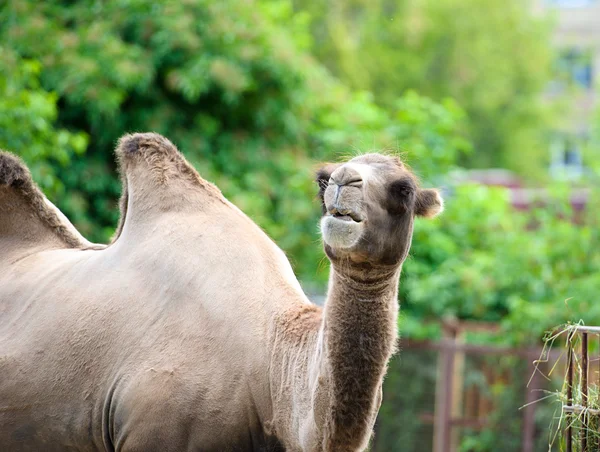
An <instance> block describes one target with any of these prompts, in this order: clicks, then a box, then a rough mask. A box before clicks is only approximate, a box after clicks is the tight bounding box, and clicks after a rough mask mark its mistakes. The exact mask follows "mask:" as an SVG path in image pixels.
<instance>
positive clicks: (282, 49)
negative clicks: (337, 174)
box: [0, 0, 468, 284]
mask: <svg viewBox="0 0 600 452" xmlns="http://www.w3.org/2000/svg"><path fill="white" fill-rule="evenodd" d="M0 23H2V24H3V26H2V27H1V28H0V37H1V38H2V39H3V42H8V43H10V46H11V48H12V49H14V50H15V52H16V53H17V54H18V55H19V56H20V57H21V58H27V59H33V60H36V61H39V62H40V63H41V68H42V70H41V73H40V77H41V81H42V86H43V87H44V88H45V89H47V90H49V91H52V92H55V93H56V95H55V96H56V99H58V102H59V104H60V105H61V109H60V111H59V115H58V123H59V124H60V126H61V127H65V128H68V129H73V130H81V131H85V132H86V133H87V134H89V136H90V145H89V148H88V151H87V153H86V154H85V155H82V156H79V157H78V158H76V159H73V161H71V163H70V166H69V168H68V169H67V168H62V167H60V165H54V164H53V163H49V164H50V165H51V166H52V168H53V170H54V171H55V172H56V173H57V175H58V176H59V179H60V180H61V181H62V182H63V183H64V184H65V186H66V192H67V193H68V194H69V196H61V197H59V198H58V199H54V200H55V201H56V202H57V204H58V205H59V207H60V208H61V209H62V210H63V211H65V213H66V214H67V215H68V216H69V217H70V218H71V219H72V220H73V221H74V223H75V224H76V226H77V227H78V228H79V229H80V230H81V231H82V233H83V234H84V235H87V236H88V237H89V238H91V239H92V240H96V241H105V240H107V239H108V238H109V237H110V235H111V233H112V231H113V229H114V225H115V224H116V220H117V216H118V212H117V209H116V199H117V197H118V195H119V190H120V188H119V183H118V181H117V178H116V175H115V174H114V162H113V155H112V153H113V146H114V144H115V142H116V140H117V139H118V137H119V136H120V135H122V134H123V133H126V132H131V131H146V130H153V131H156V132H159V133H163V134H165V135H166V136H168V137H169V138H170V139H171V140H172V141H173V142H174V143H175V144H177V145H178V146H179V147H180V149H182V150H183V151H184V152H185V153H186V156H187V158H188V159H189V160H190V161H191V162H192V163H193V164H194V165H195V166H196V167H197V168H198V169H199V171H200V173H201V174H202V175H203V176H204V177H205V178H207V179H209V180H211V181H213V182H215V183H216V184H217V185H218V186H219V187H220V188H221V189H222V190H223V192H224V194H225V195H226V196H227V197H229V198H230V199H231V200H232V201H233V202H234V203H235V204H237V205H238V206H239V207H240V208H241V209H242V210H244V211H245V212H247V213H248V214H249V215H250V216H251V217H252V218H253V219H254V220H255V221H257V222H258V224H259V225H260V226H262V227H263V228H264V229H265V230H266V231H267V232H268V233H269V234H270V235H271V236H272V237H273V238H274V239H275V241H276V242H277V243H279V244H280V245H281V246H282V248H283V249H284V250H285V251H286V252H287V253H288V255H289V256H290V259H291V260H292V263H293V264H294V265H295V267H296V270H297V273H298V274H299V276H300V277H301V278H302V279H303V280H304V281H320V282H321V284H322V283H323V282H324V280H325V278H326V272H325V271H323V270H324V268H323V267H322V266H321V267H320V269H319V271H317V272H315V270H314V268H315V267H316V264H317V263H318V262H319V260H320V259H321V257H322V252H321V249H320V246H319V239H318V236H317V227H316V224H317V216H318V212H319V208H318V206H317V205H316V202H313V201H312V200H313V199H314V198H315V192H316V190H315V187H314V186H313V183H312V179H313V171H314V169H315V168H314V164H315V161H318V160H319V161H320V160H324V159H334V158H336V156H337V155H338V154H339V153H340V152H345V151H347V150H348V149H351V148H355V149H356V148H360V149H362V150H365V148H366V147H374V148H381V147H391V148H397V147H399V148H401V149H406V150H408V151H409V152H408V157H409V158H410V159H411V160H412V157H415V161H416V162H417V164H418V162H424V163H425V162H426V165H423V166H422V167H419V166H417V170H421V171H422V173H423V174H425V175H430V174H431V173H433V172H444V171H446V170H447V169H448V168H449V167H451V166H452V165H453V163H454V161H455V160H456V156H457V155H458V154H460V153H462V152H464V151H465V150H466V149H468V143H467V142H466V141H465V139H464V138H463V133H462V131H463V129H464V123H463V121H464V114H463V113H462V111H461V110H460V108H459V107H458V106H457V105H456V103H454V102H452V101H450V100H446V101H444V102H443V104H437V103H435V102H433V101H431V100H430V99H427V98H425V97H421V96H418V95H417V94H415V93H409V94H407V95H406V96H404V97H402V98H400V99H396V101H395V103H394V105H393V107H392V108H391V109H390V110H389V111H387V110H384V109H382V108H381V107H379V106H377V105H376V104H375V103H374V102H373V100H372V98H371V96H370V95H369V94H368V93H365V92H351V91H349V90H348V89H347V88H346V87H345V86H344V85H342V84H341V83H340V82H339V81H337V80H336V79H334V78H332V77H331V75H329V74H328V72H327V71H326V70H325V69H324V68H323V67H322V66H321V65H320V64H318V63H317V62H315V61H314V60H313V59H312V58H311V57H310V56H309V55H307V54H306V53H304V52H302V51H301V49H303V48H308V47H310V45H311V35H310V33H309V29H308V28H307V23H308V22H307V16H306V15H302V14H300V15H297V14H294V13H293V11H292V8H291V4H290V3H289V2H287V1H276V2H274V1H264V2H260V1H250V2H237V1H234V0H226V1H220V2H213V1H208V0H194V1H183V2H175V3H174V2H164V3H160V2H159V3H156V2H149V1H147V0H127V1H126V0H112V1H107V2H96V3H94V4H93V6H90V5H88V4H86V3H73V2H69V1H57V0H55V1H48V2H43V3H39V2H35V1H33V0H29V1H19V2H8V3H4V4H3V5H2V6H0ZM280 24H284V25H283V26H282V25H280ZM40 36H43V37H44V39H40ZM7 148H9V149H11V150H13V151H15V152H17V153H19V154H21V155H23V156H24V157H26V158H27V152H29V150H28V149H27V146H25V144H21V143H18V142H14V143H12V144H10V145H8V144H7ZM413 151H414V153H413ZM47 152H49V153H50V154H49V156H52V157H53V158H54V153H55V152H62V151H56V150H54V149H52V148H49V149H48V150H47ZM29 160H30V159H29ZM30 163H31V162H30Z"/></svg>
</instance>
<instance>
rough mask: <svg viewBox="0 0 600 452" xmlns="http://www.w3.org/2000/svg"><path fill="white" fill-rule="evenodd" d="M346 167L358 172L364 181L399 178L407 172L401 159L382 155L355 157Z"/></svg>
mask: <svg viewBox="0 0 600 452" xmlns="http://www.w3.org/2000/svg"><path fill="white" fill-rule="evenodd" d="M344 166H346V167H348V168H351V169H353V170H355V171H357V172H358V173H359V174H360V176H361V178H362V179H363V180H364V181H377V180H382V179H385V178H386V177H397V176H398V174H399V173H402V172H405V171H406V169H405V166H404V164H403V163H402V162H401V161H400V159H398V158H395V157H389V156H386V155H381V154H365V155H360V156H358V157H354V158H353V159H352V160H350V161H349V162H348V163H346V164H345V165H344Z"/></svg>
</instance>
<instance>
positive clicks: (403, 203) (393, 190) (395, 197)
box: [388, 179, 416, 213]
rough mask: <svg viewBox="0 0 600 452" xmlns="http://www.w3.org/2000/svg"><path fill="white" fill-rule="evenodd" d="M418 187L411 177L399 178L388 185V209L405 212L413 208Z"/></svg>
mask: <svg viewBox="0 0 600 452" xmlns="http://www.w3.org/2000/svg"><path fill="white" fill-rule="evenodd" d="M415 191H416V187H415V184H414V182H413V181H411V180H410V179H398V180H395V181H394V182H392V183H391V184H390V185H389V187H388V201H389V207H388V210H389V211H390V212H392V213H404V212H406V211H408V210H411V209H412V208H413V206H414V203H415Z"/></svg>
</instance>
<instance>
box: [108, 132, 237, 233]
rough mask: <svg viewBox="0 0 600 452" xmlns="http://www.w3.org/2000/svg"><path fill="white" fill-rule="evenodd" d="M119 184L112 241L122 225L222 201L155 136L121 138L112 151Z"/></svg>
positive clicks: (165, 141)
mask: <svg viewBox="0 0 600 452" xmlns="http://www.w3.org/2000/svg"><path fill="white" fill-rule="evenodd" d="M116 155H117V161H118V163H119V170H120V173H121V179H122V183H123V190H122V194H121V201H120V207H121V219H120V221H119V225H118V227H117V231H116V233H115V236H114V237H113V241H115V240H116V239H117V238H118V237H119V236H120V235H121V232H122V231H123V228H124V225H125V223H128V224H130V225H135V224H136V223H138V222H144V223H147V222H148V221H149V220H150V221H151V220H152V217H156V216H160V215H163V214H164V213H165V212H184V211H190V210H195V211H198V210H201V209H203V207H205V206H206V205H208V204H210V203H211V202H213V201H217V202H225V201H224V198H223V195H222V194H221V191H220V190H219V189H218V188H217V187H216V186H214V185H213V184H211V183H210V182H207V181H206V180H204V179H203V178H202V177H200V175H199V174H198V172H197V171H196V170H195V169H194V167H193V166H192V165H190V163H188V161H187V160H186V159H185V157H184V156H183V154H182V153H181V152H179V150H178V149H177V148H176V147H175V145H174V144H173V143H171V141H169V140H168V139H167V138H165V137H163V136H162V135H159V134H157V133H152V132H149V133H134V134H129V135H125V136H123V137H122V138H121V139H120V140H119V143H118V145H117V149H116Z"/></svg>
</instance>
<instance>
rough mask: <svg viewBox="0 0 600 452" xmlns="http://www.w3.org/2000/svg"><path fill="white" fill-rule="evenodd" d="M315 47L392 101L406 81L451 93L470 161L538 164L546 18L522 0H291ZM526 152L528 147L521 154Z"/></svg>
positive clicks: (527, 169)
mask: <svg viewBox="0 0 600 452" xmlns="http://www.w3.org/2000/svg"><path fill="white" fill-rule="evenodd" d="M295 5H296V8H297V10H299V11H304V12H307V13H308V14H309V15H310V17H312V29H313V32H314V36H315V45H314V53H315V54H316V55H317V56H318V58H319V59H320V60H321V61H322V62H323V63H324V64H325V65H326V66H327V67H328V68H330V69H331V70H332V71H333V73H334V74H335V75H337V76H338V77H340V78H341V79H342V80H343V81H345V82H347V83H349V84H350V86H351V87H352V88H354V89H366V90H369V91H372V92H373V93H374V94H375V99H376V101H377V103H378V104H379V105H382V106H384V107H387V106H390V105H393V103H394V102H395V99H396V98H397V97H398V96H399V95H400V94H401V93H403V92H404V91H405V90H407V89H415V90H417V91H418V92H419V93H421V94H424V95H427V96H429V97H431V98H433V99H434V100H440V99H442V98H444V97H446V96H450V97H453V98H455V99H456V100H457V101H458V102H459V104H460V105H461V106H463V107H464V108H465V110H466V112H467V115H468V117H469V124H470V126H469V136H470V138H471V139H472V140H473V142H474V148H475V152H473V153H472V154H470V155H469V156H468V157H467V158H466V159H464V160H463V163H464V164H467V165H468V166H471V165H474V166H503V167H509V168H512V169H514V170H517V171H519V172H521V173H522V174H527V175H528V176H531V175H532V172H533V173H534V174H538V175H539V174H540V170H541V169H542V168H543V167H544V165H545V163H546V160H547V153H546V148H547V146H546V143H545V142H544V137H545V132H546V131H547V128H548V126H549V124H550V122H551V111H550V109H549V106H548V104H547V103H544V101H543V98H542V96H541V93H542V91H543V90H544V89H545V87H546V86H547V83H548V81H549V79H550V77H551V64H552V54H551V47H550V37H549V31H550V29H549V26H548V25H549V24H548V23H547V21H545V20H544V19H541V18H539V17H534V16H533V15H532V13H531V8H530V5H529V2H527V1H525V2H524V1H522V0H507V1H500V2H499V1H497V0H368V1H367V0H332V1H330V2H322V1H318V0H301V1H300V0H297V1H295ZM525 156H526V157H525Z"/></svg>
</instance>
